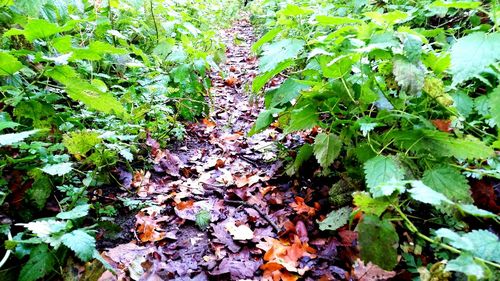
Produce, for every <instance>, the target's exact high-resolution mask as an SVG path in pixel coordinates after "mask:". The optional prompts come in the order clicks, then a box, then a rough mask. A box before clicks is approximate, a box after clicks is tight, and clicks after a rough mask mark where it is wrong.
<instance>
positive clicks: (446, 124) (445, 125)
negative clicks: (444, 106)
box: [432, 119, 452, 133]
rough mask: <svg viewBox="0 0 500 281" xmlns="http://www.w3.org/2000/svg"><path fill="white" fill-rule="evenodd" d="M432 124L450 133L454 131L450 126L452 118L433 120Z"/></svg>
mask: <svg viewBox="0 0 500 281" xmlns="http://www.w3.org/2000/svg"><path fill="white" fill-rule="evenodd" d="M432 124H433V125H434V126H435V127H436V128H437V129H438V130H440V131H442V132H445V133H448V132H450V131H452V129H451V128H450V126H451V120H443V119H435V120H432Z"/></svg>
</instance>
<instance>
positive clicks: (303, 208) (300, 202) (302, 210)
mask: <svg viewBox="0 0 500 281" xmlns="http://www.w3.org/2000/svg"><path fill="white" fill-rule="evenodd" d="M290 207H292V209H293V210H294V211H295V212H297V214H299V215H300V214H307V215H308V216H310V217H313V216H314V215H315V214H316V209H315V208H313V207H309V206H307V205H306V203H305V202H304V198H302V197H299V196H297V197H295V202H294V203H290Z"/></svg>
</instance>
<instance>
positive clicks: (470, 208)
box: [456, 204, 498, 218]
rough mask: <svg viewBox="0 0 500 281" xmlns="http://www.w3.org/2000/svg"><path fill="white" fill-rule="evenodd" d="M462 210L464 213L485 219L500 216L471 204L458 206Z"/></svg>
mask: <svg viewBox="0 0 500 281" xmlns="http://www.w3.org/2000/svg"><path fill="white" fill-rule="evenodd" d="M456 206H457V207H458V208H459V209H460V210H462V211H463V212H464V213H467V214H469V215H472V216H475V217H483V218H497V217H498V216H497V215H496V214H494V213H492V212H489V211H486V210H483V209H479V208H478V207H476V206H474V205H471V204H457V205H456Z"/></svg>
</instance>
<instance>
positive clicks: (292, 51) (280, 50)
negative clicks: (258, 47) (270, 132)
mask: <svg viewBox="0 0 500 281" xmlns="http://www.w3.org/2000/svg"><path fill="white" fill-rule="evenodd" d="M304 45H305V42H304V41H302V40H298V39H283V40H280V41H278V42H274V43H272V44H268V45H265V46H264V47H263V48H262V49H263V52H262V56H261V58H260V59H259V70H260V71H261V72H269V71H271V70H273V69H275V68H276V67H277V66H278V65H279V64H280V63H281V62H284V61H286V60H289V59H293V58H296V57H297V55H298V54H299V53H300V52H301V51H302V50H303V49H304Z"/></svg>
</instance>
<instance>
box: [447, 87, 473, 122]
mask: <svg viewBox="0 0 500 281" xmlns="http://www.w3.org/2000/svg"><path fill="white" fill-rule="evenodd" d="M451 97H452V98H453V101H454V103H453V105H454V107H455V108H456V109H457V110H458V112H460V114H462V115H463V116H464V117H465V118H467V117H468V116H469V115H470V114H471V113H472V108H473V107H474V100H472V98H471V97H469V95H467V94H466V93H464V92H463V91H457V92H456V93H453V94H452V95H451Z"/></svg>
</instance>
